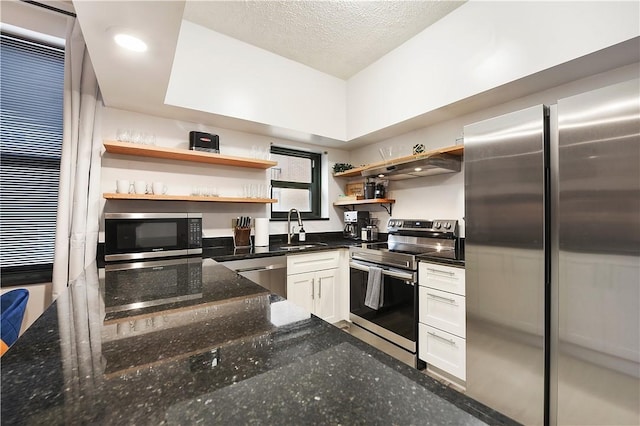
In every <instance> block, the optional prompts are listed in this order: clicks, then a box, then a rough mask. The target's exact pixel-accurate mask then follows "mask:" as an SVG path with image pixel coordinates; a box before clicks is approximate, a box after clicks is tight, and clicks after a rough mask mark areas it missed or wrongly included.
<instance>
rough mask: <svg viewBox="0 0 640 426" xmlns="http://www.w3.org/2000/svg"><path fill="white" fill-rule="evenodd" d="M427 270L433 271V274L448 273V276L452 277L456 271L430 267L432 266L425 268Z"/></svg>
mask: <svg viewBox="0 0 640 426" xmlns="http://www.w3.org/2000/svg"><path fill="white" fill-rule="evenodd" d="M427 271H428V272H431V273H434V274H443V275H449V276H450V277H453V276H454V275H455V274H456V273H455V272H451V271H443V270H440V269H432V268H427Z"/></svg>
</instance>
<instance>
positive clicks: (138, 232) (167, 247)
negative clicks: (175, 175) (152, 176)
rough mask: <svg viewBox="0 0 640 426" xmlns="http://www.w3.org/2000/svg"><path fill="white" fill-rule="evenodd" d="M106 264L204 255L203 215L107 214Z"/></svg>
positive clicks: (105, 224) (105, 233)
mask: <svg viewBox="0 0 640 426" xmlns="http://www.w3.org/2000/svg"><path fill="white" fill-rule="evenodd" d="M104 222H105V223H104V260H105V261H106V262H112V261H119V260H136V259H148V258H159V257H173V256H191V255H194V254H201V253H202V213H105V221H104Z"/></svg>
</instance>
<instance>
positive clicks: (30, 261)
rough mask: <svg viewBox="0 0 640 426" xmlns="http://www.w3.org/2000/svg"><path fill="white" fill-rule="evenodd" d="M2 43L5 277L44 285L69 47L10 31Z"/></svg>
mask: <svg viewBox="0 0 640 426" xmlns="http://www.w3.org/2000/svg"><path fill="white" fill-rule="evenodd" d="M0 41H1V46H0V49H1V50H0V56H1V57H2V61H1V63H0V66H1V69H0V71H1V73H0V76H1V77H2V79H1V81H0V85H1V86H2V90H1V91H0V232H1V234H2V238H1V241H0V267H1V273H2V282H3V285H7V284H24V283H27V282H29V281H31V282H42V281H46V280H50V279H51V270H52V267H53V251H54V240H55V230H56V211H57V204H58V185H59V183H58V182H59V177H60V153H61V149H62V120H63V90H64V49H61V48H58V47H52V46H47V45H44V44H41V43H38V42H35V41H30V40H25V39H22V38H19V37H15V36H12V35H9V34H5V33H2V34H0ZM42 273H43V274H42ZM25 279H26V280H25Z"/></svg>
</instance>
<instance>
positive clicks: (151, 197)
mask: <svg viewBox="0 0 640 426" xmlns="http://www.w3.org/2000/svg"><path fill="white" fill-rule="evenodd" d="M102 196H103V197H104V198H106V199H107V200H152V201H202V202H209V203H253V204H270V203H276V202H277V201H278V200H277V199H275V198H240V197H205V196H199V195H166V194H165V195H154V194H116V193H109V192H105V193H104V194H102Z"/></svg>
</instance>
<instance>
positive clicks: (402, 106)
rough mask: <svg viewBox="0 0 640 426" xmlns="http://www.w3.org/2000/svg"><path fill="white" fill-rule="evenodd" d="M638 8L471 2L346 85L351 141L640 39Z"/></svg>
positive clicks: (630, 5) (627, 4)
mask: <svg viewBox="0 0 640 426" xmlns="http://www.w3.org/2000/svg"><path fill="white" fill-rule="evenodd" d="M639 15H640V3H639V2H613V1H600V2H582V1H573V2H561V1H554V2H534V1H529V2H527V1H517V2H515V1H514V2H502V1H501V2H485V1H478V2H476V1H470V2H468V3H466V4H464V5H463V6H461V7H459V8H458V9H456V10H454V11H453V12H452V13H450V14H449V15H447V16H446V17H444V18H443V19H442V20H440V21H438V22H436V23H435V24H434V25H432V26H430V27H429V28H427V29H426V30H425V31H423V32H421V33H420V34H418V35H417V36H415V37H414V38H412V39H410V40H409V41H407V42H406V43H404V44H403V45H402V46H400V47H398V48H396V49H395V50H393V51H391V52H390V53H389V54H387V55H385V56H384V57H383V58H381V59H380V60H378V61H377V62H375V63H373V64H372V65H370V66H369V67H367V68H366V69H364V70H363V71H361V72H360V73H358V74H357V75H355V76H354V77H352V78H351V79H349V81H348V83H347V117H348V118H347V140H351V139H355V138H358V137H361V136H364V135H366V134H369V133H371V132H374V131H377V130H379V129H382V128H385V127H388V126H391V125H393V124H396V123H400V122H403V121H405V120H408V119H410V118H413V117H416V116H419V115H421V114H425V113H428V112H430V111H435V110H437V109H438V108H441V107H444V106H446V105H450V104H452V103H454V102H456V101H459V100H461V99H465V98H468V97H470V96H473V95H476V94H479V93H482V92H484V91H487V90H489V89H491V88H495V87H498V86H501V85H504V84H506V83H509V82H511V81H514V80H517V79H520V78H523V77H525V76H528V75H532V74H534V73H536V72H539V71H542V70H545V69H548V68H551V67H553V66H556V65H559V64H562V63H565V62H568V61H570V60H573V59H575V58H578V57H581V56H583V55H586V54H588V53H591V52H595V51H598V50H600V49H604V48H606V47H609V46H612V45H614V44H617V43H620V42H622V41H625V40H628V39H631V38H633V37H637V36H638V35H640V21H639V20H638V16H639Z"/></svg>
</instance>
